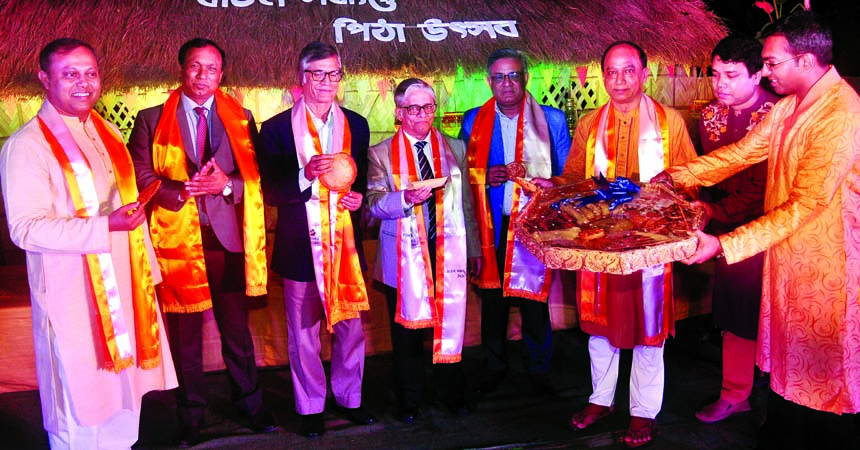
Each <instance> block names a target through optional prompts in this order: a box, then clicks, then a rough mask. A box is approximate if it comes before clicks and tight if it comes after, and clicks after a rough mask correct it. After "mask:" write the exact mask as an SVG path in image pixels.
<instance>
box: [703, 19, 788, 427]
mask: <svg viewBox="0 0 860 450" xmlns="http://www.w3.org/2000/svg"><path fill="white" fill-rule="evenodd" d="M761 49H762V46H761V43H759V42H758V41H757V40H755V39H752V38H749V37H737V36H732V37H727V38H725V39H723V40H721V41H720V42H719V43H718V44H717V46H716V47H714V51H713V52H711V59H712V62H711V69H712V71H713V77H712V78H711V86H712V87H713V89H714V95H715V96H716V97H717V98H716V99H715V100H714V101H713V102H711V103H710V104H708V105H707V106H705V108H704V109H702V115H701V116H700V117H699V135H700V136H701V141H702V150H703V151H704V153H705V154H708V153H710V152H712V151H714V150H716V149H718V148H720V147H722V146H724V145H728V144H731V143H734V142H737V141H738V140H740V139H741V138H743V137H744V136H745V135H746V134H747V133H748V132H749V131H750V130H751V129H753V127H755V126H756V125H757V124H758V123H759V122H761V121H762V119H764V118H765V116H767V114H768V113H769V112H770V110H771V108H773V105H774V104H775V103H776V102H777V101H778V100H779V97H778V96H776V95H775V94H773V93H771V92H768V91H766V90H764V89H763V88H762V87H761V86H760V85H759V83H760V82H761V79H762V78H761V69H762V66H763V65H764V64H763V62H762V59H761ZM766 183H767V161H762V162H760V163H758V164H755V165H753V166H752V167H750V168H748V169H747V170H744V171H743V172H740V173H738V174H736V175H734V176H732V177H730V178H728V179H726V180H724V181H722V182H720V183H717V184H716V185H714V186H711V187H710V188H705V189H703V190H702V196H701V198H700V200H701V201H699V202H697V203H695V204H698V205H701V206H702V207H704V208H705V210H706V217H707V218H709V219H710V221H709V222H708V226H707V228H706V230H707V231H708V233H714V234H724V233H728V232H730V231H732V230H734V229H735V228H737V227H738V226H740V225H743V224H745V223H747V222H750V221H751V220H754V219H756V218H757V217H759V216H761V214H762V212H763V207H764V187H765V184H766ZM706 221H707V219H706ZM715 263H716V265H715V269H714V289H713V296H712V298H713V300H712V303H713V307H712V310H713V322H714V326H716V327H718V328H721V329H722V330H723V340H722V349H723V352H722V353H723V381H722V389H721V390H720V397H719V398H718V399H717V401H716V402H714V403H710V404H708V405H707V406H705V407H703V408H702V409H701V410H699V411H698V412H697V413H696V418H697V419H699V420H700V421H702V422H704V423H714V422H719V421H721V420H723V419H725V418H727V417H729V416H731V415H733V414H737V413H742V412H745V411H749V410H750V402H749V396H750V393H752V388H753V381H754V379H755V341H756V335H757V334H758V315H759V307H760V306H761V276H762V266H763V264H764V254H762V253H759V254H758V255H756V256H753V257H752V258H749V259H746V260H744V261H743V262H740V263H736V264H726V260H725V258H717V260H716V261H715Z"/></svg>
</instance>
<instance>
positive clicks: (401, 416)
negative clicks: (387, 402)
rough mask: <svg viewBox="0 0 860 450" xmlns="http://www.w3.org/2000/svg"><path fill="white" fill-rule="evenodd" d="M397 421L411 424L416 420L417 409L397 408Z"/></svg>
mask: <svg viewBox="0 0 860 450" xmlns="http://www.w3.org/2000/svg"><path fill="white" fill-rule="evenodd" d="M397 420H399V421H401V422H403V423H413V422H416V421H417V420H418V408H399V407H398V408H397Z"/></svg>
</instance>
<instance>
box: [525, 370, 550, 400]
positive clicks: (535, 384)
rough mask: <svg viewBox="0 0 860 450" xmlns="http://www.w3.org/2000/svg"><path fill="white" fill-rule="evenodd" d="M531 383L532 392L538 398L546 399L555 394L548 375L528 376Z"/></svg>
mask: <svg viewBox="0 0 860 450" xmlns="http://www.w3.org/2000/svg"><path fill="white" fill-rule="evenodd" d="M529 380H531V383H532V390H533V391H534V393H535V395H537V396H538V397H546V396H549V395H552V394H554V393H555V388H553V386H552V378H550V376H549V374H548V373H536V374H534V375H531V376H529Z"/></svg>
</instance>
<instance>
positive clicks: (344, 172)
mask: <svg viewBox="0 0 860 450" xmlns="http://www.w3.org/2000/svg"><path fill="white" fill-rule="evenodd" d="M356 172H357V170H356V168H355V161H353V159H352V157H351V156H349V155H347V154H346V153H336V154H335V155H334V157H332V160H331V170H330V171H328V172H326V173H324V174H322V175H320V176H319V179H320V183H322V185H323V186H325V187H326V189H328V190H330V191H335V192H340V191H345V190H348V189H349V187H350V186H352V182H353V181H355V175H356Z"/></svg>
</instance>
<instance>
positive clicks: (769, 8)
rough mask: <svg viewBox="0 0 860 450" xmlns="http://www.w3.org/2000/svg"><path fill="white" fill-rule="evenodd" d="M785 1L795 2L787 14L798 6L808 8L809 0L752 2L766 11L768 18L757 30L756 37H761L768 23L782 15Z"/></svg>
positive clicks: (761, 0) (786, 0)
mask: <svg viewBox="0 0 860 450" xmlns="http://www.w3.org/2000/svg"><path fill="white" fill-rule="evenodd" d="M786 3H790V4H791V3H796V4H795V5H794V6H792V7H791V9H790V10H789V11H788V14H791V13H793V12H794V11H796V10H797V9H798V8H800V9H805V10H809V0H803V2H799V1H798V0H758V1H756V2H754V3H753V5H754V6H756V7H758V8H760V9H761V10H763V11H764V12H766V13H767V17H768V19H770V22H769V23H766V24H764V26H763V27H762V28H761V30H759V32H758V34H757V35H756V38H761V35H762V33H764V30H765V28H767V27H768V25H770V24H772V23H774V22H776V21H777V20H779V18H780V17H782V16H783V13H782V11H783V7H784V6H785V4H786Z"/></svg>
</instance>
